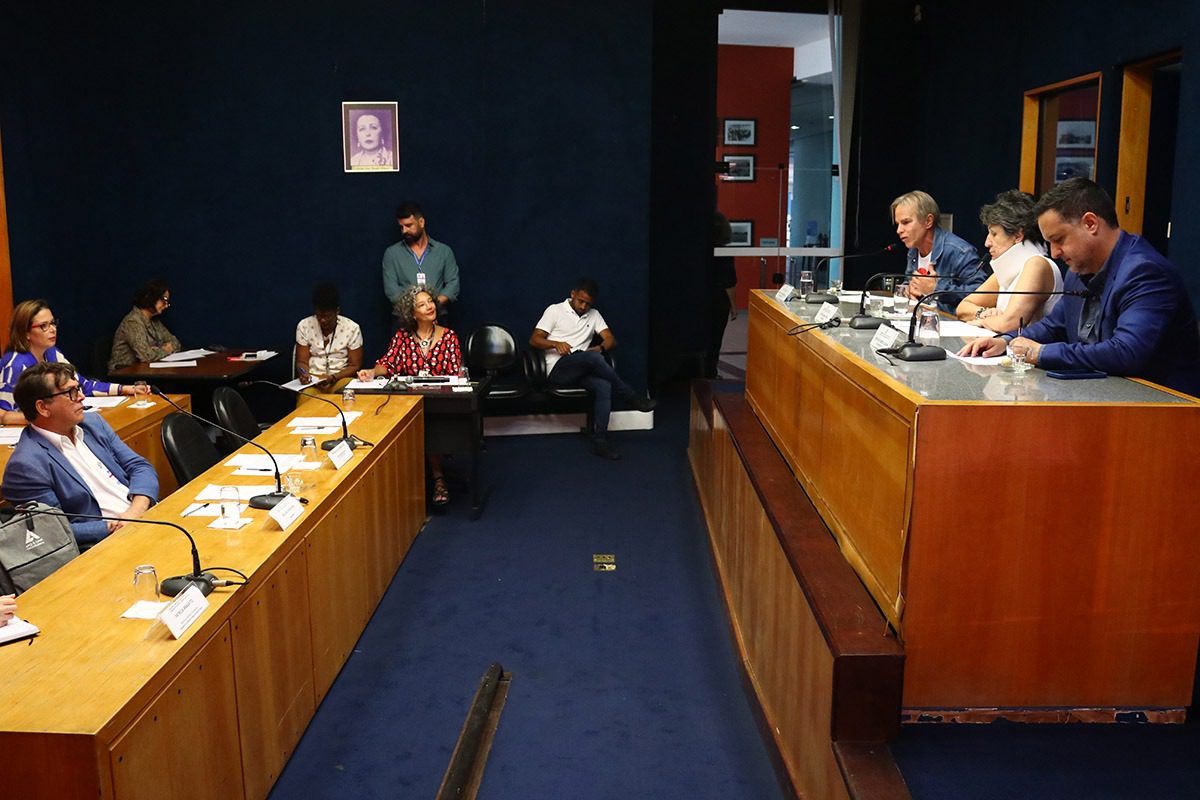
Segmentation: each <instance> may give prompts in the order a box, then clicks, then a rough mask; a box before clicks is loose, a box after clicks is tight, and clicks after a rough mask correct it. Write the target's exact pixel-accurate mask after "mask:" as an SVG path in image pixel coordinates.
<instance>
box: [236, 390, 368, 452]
mask: <svg viewBox="0 0 1200 800" xmlns="http://www.w3.org/2000/svg"><path fill="white" fill-rule="evenodd" d="M256 383H261V384H264V385H266V386H274V387H275V388H276V389H279V390H280V391H283V392H291V393H292V394H302V395H304V396H305V397H315V398H316V399H318V400H320V401H321V402H322V403H328V404H329V405H331V406H333V407H334V408H335V409H337V412H338V416H340V417H341V418H342V438H340V439H326V440H325V441H323V442H321V449H322V450H332V449H333V448H335V447H337V446H338V445H339V444H341V443H342V442H345V443H346V445H347V446H348V447H349V448H350V449H351V450H353V449H354V448H356V447H359V446H363V447H371V446H372V445H371V443H370V442H368V441H365V440H363V439H360V438H358V437H357V436H351V435H350V428H349V426H347V425H346V413H345V412H344V411H342V407H341V406H339V405H338V404H337V403H335V402H333V401H332V400H330V399H329V398H328V397H321V395H319V394H308V393H307V392H301V391H298V390H296V389H292V388H291V387H288V386H284V385H283V384H281V383H274V382H272V381H261V380H260V381H242V382H240V383H239V384H238V386H239V387H242V388H245V387H246V386H253V385H254V384H256Z"/></svg>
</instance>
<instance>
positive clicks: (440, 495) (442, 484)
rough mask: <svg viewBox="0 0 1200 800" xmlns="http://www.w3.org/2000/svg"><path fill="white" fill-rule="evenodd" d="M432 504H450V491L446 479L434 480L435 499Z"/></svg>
mask: <svg viewBox="0 0 1200 800" xmlns="http://www.w3.org/2000/svg"><path fill="white" fill-rule="evenodd" d="M431 502H432V503H433V504H434V505H435V506H444V505H446V504H447V503H449V502H450V491H449V490H448V489H447V488H446V480H445V478H434V479H433V497H432V498H431Z"/></svg>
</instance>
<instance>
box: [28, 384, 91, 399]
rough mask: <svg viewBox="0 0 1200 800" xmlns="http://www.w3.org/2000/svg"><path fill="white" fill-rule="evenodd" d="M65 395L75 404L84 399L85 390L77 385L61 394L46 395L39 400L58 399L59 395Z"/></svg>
mask: <svg viewBox="0 0 1200 800" xmlns="http://www.w3.org/2000/svg"><path fill="white" fill-rule="evenodd" d="M63 394H65V395H66V396H67V399H68V400H70V401H71V402H75V401H76V400H80V399H82V398H83V389H81V388H79V386H78V385H75V386H72V387H71V388H70V389H63V390H62V391H61V392H51V393H50V394H44V395H42V396H41V397H40V398H38V399H39V400H49V399H51V398H52V397H58V396H59V395H63Z"/></svg>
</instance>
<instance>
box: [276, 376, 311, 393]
mask: <svg viewBox="0 0 1200 800" xmlns="http://www.w3.org/2000/svg"><path fill="white" fill-rule="evenodd" d="M279 385H280V386H282V387H283V388H285V389H291V390H292V391H293V392H299V391H301V390H303V389H308V388H311V387H312V386H315V385H316V384H315V383H314V382H313V381H309V382H308V383H301V382H300V379H299V378H293V379H292V380H290V381H288V382H287V383H281V384H279Z"/></svg>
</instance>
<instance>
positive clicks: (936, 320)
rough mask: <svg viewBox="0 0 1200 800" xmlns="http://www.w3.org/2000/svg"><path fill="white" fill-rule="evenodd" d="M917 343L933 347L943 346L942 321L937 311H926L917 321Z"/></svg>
mask: <svg viewBox="0 0 1200 800" xmlns="http://www.w3.org/2000/svg"><path fill="white" fill-rule="evenodd" d="M917 343H918V344H927V345H929V346H931V347H941V346H942V328H941V319H940V317H939V315H938V312H937V311H934V310H930V309H926V310H924V311H922V312H921V316H920V318H919V319H918V320H917Z"/></svg>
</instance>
